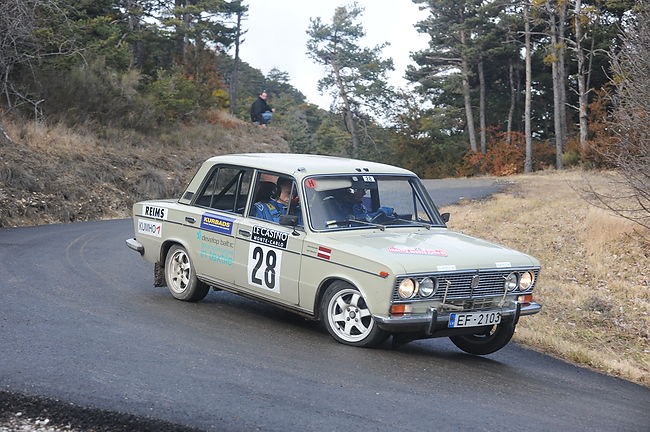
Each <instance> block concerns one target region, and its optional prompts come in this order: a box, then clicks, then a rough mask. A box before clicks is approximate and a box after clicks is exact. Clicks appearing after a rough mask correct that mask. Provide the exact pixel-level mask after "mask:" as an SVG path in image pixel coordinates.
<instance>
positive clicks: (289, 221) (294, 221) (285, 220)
mask: <svg viewBox="0 0 650 432" xmlns="http://www.w3.org/2000/svg"><path fill="white" fill-rule="evenodd" d="M280 225H284V226H290V227H292V228H293V232H292V233H291V235H293V236H299V235H300V233H299V232H298V231H296V226H298V216H296V215H280Z"/></svg>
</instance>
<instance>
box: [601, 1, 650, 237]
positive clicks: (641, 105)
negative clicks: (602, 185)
mask: <svg viewBox="0 0 650 432" xmlns="http://www.w3.org/2000/svg"><path fill="white" fill-rule="evenodd" d="M639 6H640V7H639V12H638V14H637V16H636V19H635V22H633V23H631V24H630V25H629V26H628V28H627V31H626V32H625V33H624V34H623V35H622V36H621V49H620V50H619V51H618V52H612V53H610V57H611V68H612V72H613V79H612V82H613V84H614V86H615V88H616V93H615V95H614V96H613V98H612V100H613V103H614V107H615V111H614V114H615V119H616V122H615V123H614V124H613V125H612V126H613V129H614V131H615V132H616V134H617V138H618V139H617V141H616V144H615V145H614V147H613V148H611V149H609V150H608V151H607V152H606V153H605V155H604V156H605V157H606V158H607V160H608V161H609V162H610V163H611V164H612V165H613V166H614V167H615V169H616V170H617V172H618V173H617V174H618V176H617V178H616V180H615V181H616V183H617V184H616V185H615V186H614V187H613V188H611V190H612V192H611V193H602V192H598V191H595V190H593V188H591V194H590V195H591V197H592V198H593V199H595V200H596V201H597V204H600V205H601V206H603V207H605V208H608V209H609V210H612V211H614V212H615V213H617V214H618V215H620V216H622V217H624V218H626V219H629V220H631V221H634V222H636V223H637V224H639V225H641V226H643V227H645V228H647V229H650V130H648V119H650V6H648V5H647V4H645V5H643V4H641V5H639Z"/></svg>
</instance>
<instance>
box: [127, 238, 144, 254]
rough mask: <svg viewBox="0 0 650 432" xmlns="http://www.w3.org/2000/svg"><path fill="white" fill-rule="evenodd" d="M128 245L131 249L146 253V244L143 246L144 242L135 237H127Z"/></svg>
mask: <svg viewBox="0 0 650 432" xmlns="http://www.w3.org/2000/svg"><path fill="white" fill-rule="evenodd" d="M126 245H127V246H128V247H129V248H130V249H133V250H134V251H136V252H138V253H139V254H140V255H142V254H144V246H142V243H140V242H139V241H137V240H136V239H134V238H130V239H126Z"/></svg>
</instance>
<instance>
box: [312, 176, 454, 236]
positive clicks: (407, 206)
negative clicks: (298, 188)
mask: <svg viewBox="0 0 650 432" xmlns="http://www.w3.org/2000/svg"><path fill="white" fill-rule="evenodd" d="M303 184H304V191H305V198H306V201H307V209H308V211H309V220H310V224H311V227H312V229H314V230H318V231H322V230H340V229H362V228H373V227H375V228H380V229H385V228H393V227H405V226H406V227H414V226H424V227H426V228H430V227H431V226H432V225H433V226H443V225H444V223H443V222H442V220H441V219H440V216H439V214H438V211H437V209H436V208H435V206H434V205H433V203H432V202H431V200H430V198H429V197H428V195H426V191H425V190H424V188H423V187H422V185H421V183H420V181H419V179H418V178H417V177H414V176H395V175H392V176H391V175H372V176H371V175H335V176H331V175H328V176H315V177H308V178H306V179H305V180H304V183H303Z"/></svg>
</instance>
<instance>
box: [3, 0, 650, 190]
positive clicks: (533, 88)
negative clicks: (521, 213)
mask: <svg viewBox="0 0 650 432" xmlns="http://www.w3.org/2000/svg"><path fill="white" fill-rule="evenodd" d="M414 2H415V3H416V4H418V5H419V6H420V7H421V8H423V9H424V10H426V11H427V12H428V14H429V15H428V17H427V18H426V19H425V20H424V21H422V22H420V23H418V24H416V27H417V28H418V30H419V31H420V32H423V33H425V34H428V35H429V37H430V43H429V48H428V49H426V50H423V51H420V52H416V53H413V54H412V58H413V59H414V61H415V65H414V66H411V67H409V69H408V70H407V71H404V73H405V75H406V77H407V79H408V80H410V81H411V82H412V83H414V84H415V88H416V89H417V91H416V92H415V93H413V92H408V91H406V90H405V89H396V88H392V87H390V86H389V85H388V84H387V82H386V79H385V74H386V72H387V71H388V70H391V68H392V67H393V66H392V62H391V60H390V59H386V58H383V57H382V52H381V51H382V48H383V46H377V47H364V46H362V37H363V24H362V22H363V15H362V13H363V11H362V9H361V8H360V7H359V6H358V5H356V4H354V3H351V4H348V5H347V6H342V7H339V8H336V9H335V12H334V14H333V16H332V17H324V19H323V18H321V17H314V18H313V19H312V21H311V23H310V27H309V31H308V33H309V36H310V41H309V43H308V46H307V47H305V50H306V51H308V54H307V55H306V57H307V56H309V57H310V58H311V59H312V60H313V61H315V62H317V63H320V64H323V65H324V66H325V67H326V73H325V76H324V77H323V79H322V80H321V81H320V86H321V89H322V90H323V91H328V90H329V91H331V94H332V107H331V109H330V110H329V111H326V110H323V109H320V108H318V107H317V106H315V105H313V104H310V103H308V102H307V101H306V100H305V97H304V95H303V94H302V93H301V92H300V91H298V90H297V89H296V88H294V87H293V86H292V85H291V78H290V77H289V76H288V74H287V73H286V72H283V71H281V70H279V69H273V70H271V71H270V72H269V73H268V74H266V75H264V74H263V73H262V72H261V71H259V70H257V69H255V68H253V67H251V66H250V65H248V64H247V63H245V62H242V61H241V60H240V59H239V51H240V49H245V42H244V41H245V37H244V35H245V32H246V13H247V5H246V2H245V1H243V0H167V1H165V0H99V1H90V0H82V1H72V0H2V2H1V3H2V10H3V13H2V18H0V30H1V31H0V34H2V35H3V36H2V45H1V47H0V49H1V51H0V53H1V58H0V68H1V71H0V72H2V73H1V77H2V78H1V79H2V85H1V90H2V104H1V105H2V118H3V119H5V118H6V117H7V116H11V115H18V114H20V115H23V116H27V117H33V118H35V119H38V120H40V121H47V122H50V123H56V122H64V123H66V124H67V125H69V126H72V127H76V126H80V125H88V124H92V125H93V128H102V127H108V126H111V127H120V128H125V129H132V130H135V131H138V132H139V133H142V134H145V135H147V136H150V137H154V138H155V137H159V136H160V135H161V134H164V133H165V132H166V131H168V130H169V129H170V128H172V129H173V128H175V127H176V126H175V125H177V124H179V123H180V124H182V125H185V126H191V125H196V124H199V123H202V122H209V121H213V122H214V119H215V116H216V114H215V112H216V111H230V112H231V113H232V114H234V115H235V116H236V117H238V118H240V119H242V120H244V121H247V120H248V110H249V107H250V104H251V103H252V101H253V100H254V98H255V97H257V94H258V93H259V91H260V89H267V90H268V91H269V94H270V99H269V100H270V101H272V105H273V106H274V107H275V108H277V115H276V117H275V119H274V121H273V125H274V126H275V127H276V128H278V129H280V130H281V131H282V134H283V136H284V137H285V138H286V140H287V141H288V143H289V146H290V150H291V151H292V152H300V153H321V154H331V155H342V156H355V157H360V158H364V159H370V160H381V161H384V162H388V163H394V164H397V165H402V166H407V167H409V168H411V169H412V170H414V171H415V172H416V173H418V174H420V175H421V176H424V177H428V178H433V177H445V176H456V175H473V174H478V173H491V174H495V175H507V174H513V173H516V172H521V171H524V170H526V171H531V170H538V169H543V168H546V167H551V166H555V167H557V168H562V167H566V166H572V165H576V164H582V165H587V166H590V167H601V166H607V164H608V160H607V158H606V157H603V155H604V154H606V153H607V151H608V146H610V145H611V142H612V140H613V139H614V136H615V131H613V130H612V128H611V127H610V128H608V127H607V126H608V122H609V121H610V120H612V118H611V117H610V115H611V114H612V101H611V98H609V95H611V92H612V89H614V88H615V84H616V83H615V82H613V80H614V75H613V72H612V68H611V64H610V63H611V54H612V53H616V52H617V51H618V50H620V49H621V46H622V42H621V38H620V35H621V34H622V33H623V32H624V30H625V29H626V28H627V27H629V26H632V25H634V22H635V19H636V17H637V14H638V11H639V10H640V9H642V8H643V4H642V3H638V4H637V3H635V2H634V1H631V0H597V1H593V0H592V1H587V0H585V1H580V0H571V1H569V0H546V1H543V0H531V1H524V2H521V1H508V0H492V1H490V0H485V1H480V0H469V1H461V2H458V1H452V0H428V1H425V0H414ZM396 7H399V5H398V3H396ZM387 42H389V41H387ZM228 53H231V54H228ZM305 60H306V61H308V60H307V58H306V59H305ZM527 62H529V63H527ZM333 65H338V66H337V67H332V66H333ZM3 137H4V138H5V139H11V137H10V136H9V135H7V134H6V131H5V130H4V129H3ZM527 146H528V150H527Z"/></svg>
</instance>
